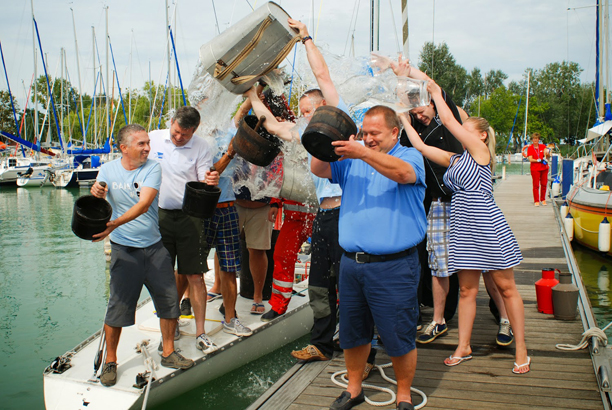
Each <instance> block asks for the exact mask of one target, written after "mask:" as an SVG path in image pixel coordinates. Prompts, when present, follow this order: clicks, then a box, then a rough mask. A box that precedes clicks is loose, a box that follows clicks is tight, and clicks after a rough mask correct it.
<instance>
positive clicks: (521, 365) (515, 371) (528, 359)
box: [512, 356, 531, 374]
mask: <svg viewBox="0 0 612 410" xmlns="http://www.w3.org/2000/svg"><path fill="white" fill-rule="evenodd" d="M525 366H527V367H528V368H527V371H526V372H519V371H517V370H518V369H520V368H521V367H525ZM530 371H531V357H529V356H527V363H523V364H516V362H514V368H513V369H512V373H514V374H526V373H529V372H530Z"/></svg>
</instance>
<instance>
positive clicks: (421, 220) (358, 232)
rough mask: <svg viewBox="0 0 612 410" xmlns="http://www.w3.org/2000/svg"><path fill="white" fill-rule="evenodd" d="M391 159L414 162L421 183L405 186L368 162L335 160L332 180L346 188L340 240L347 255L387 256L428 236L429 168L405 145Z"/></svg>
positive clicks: (415, 152)
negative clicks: (426, 174)
mask: <svg viewBox="0 0 612 410" xmlns="http://www.w3.org/2000/svg"><path fill="white" fill-rule="evenodd" d="M388 154H389V155H392V156H394V157H397V158H400V159H402V160H404V161H405V162H407V163H409V164H410V165H411V166H412V168H413V169H414V171H415V173H416V176H417V180H416V182H415V183H414V184H399V183H397V182H395V181H392V180H391V179H389V178H387V177H385V176H383V175H382V174H380V173H379V172H378V171H376V170H375V169H374V168H373V167H372V166H371V165H369V164H367V163H366V162H364V161H362V160H355V159H346V160H344V161H337V162H332V163H331V164H330V165H331V170H332V182H336V183H339V184H340V186H341V187H342V206H341V207H340V222H339V228H338V229H339V242H340V246H342V248H343V249H344V250H345V251H346V252H366V253H370V254H374V255H386V254H391V253H396V252H401V251H403V250H405V249H408V248H411V247H413V246H415V245H417V244H418V243H419V242H421V241H422V240H423V238H424V237H425V232H426V228H427V219H426V216H425V208H424V207H423V199H424V198H425V188H426V185H425V166H424V163H423V156H422V155H421V153H420V152H418V151H417V150H416V149H414V148H406V147H403V146H401V145H400V144H399V142H398V143H397V144H395V146H394V147H393V148H392V149H391V151H389V152H388Z"/></svg>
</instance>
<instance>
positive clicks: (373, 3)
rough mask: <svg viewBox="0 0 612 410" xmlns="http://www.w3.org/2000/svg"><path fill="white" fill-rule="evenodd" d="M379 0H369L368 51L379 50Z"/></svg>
mask: <svg viewBox="0 0 612 410" xmlns="http://www.w3.org/2000/svg"><path fill="white" fill-rule="evenodd" d="M379 22H380V0H370V52H372V51H378V50H379V46H380V43H379V39H378V37H379V36H378V35H379Z"/></svg>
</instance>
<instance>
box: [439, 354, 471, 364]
mask: <svg viewBox="0 0 612 410" xmlns="http://www.w3.org/2000/svg"><path fill="white" fill-rule="evenodd" d="M471 359H472V356H470V355H467V356H453V355H450V356H448V359H444V364H445V365H447V366H448V367H452V366H457V365H458V364H461V363H463V362H465V361H467V360H471ZM447 360H448V362H447ZM453 360H456V362H452V361H453ZM451 362H452V363H451Z"/></svg>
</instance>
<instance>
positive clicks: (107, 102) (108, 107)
mask: <svg viewBox="0 0 612 410" xmlns="http://www.w3.org/2000/svg"><path fill="white" fill-rule="evenodd" d="M105 9H106V87H108V86H109V84H110V77H109V73H108V57H109V50H108V49H109V41H108V6H106V8H105ZM105 97H106V115H105V122H106V140H107V141H108V140H109V138H110V135H111V132H110V126H111V113H110V100H109V99H108V90H106V92H105ZM106 117H108V121H106Z"/></svg>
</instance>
